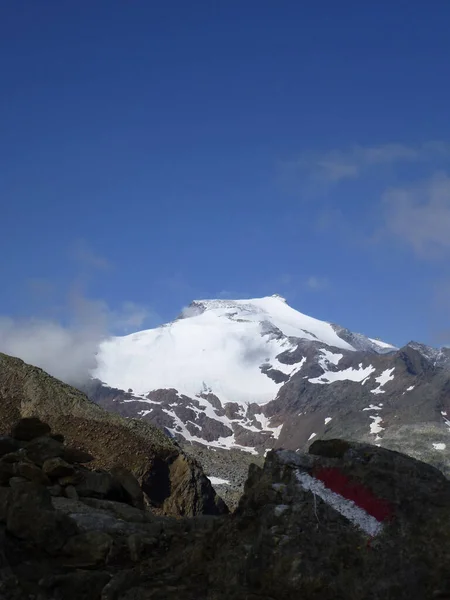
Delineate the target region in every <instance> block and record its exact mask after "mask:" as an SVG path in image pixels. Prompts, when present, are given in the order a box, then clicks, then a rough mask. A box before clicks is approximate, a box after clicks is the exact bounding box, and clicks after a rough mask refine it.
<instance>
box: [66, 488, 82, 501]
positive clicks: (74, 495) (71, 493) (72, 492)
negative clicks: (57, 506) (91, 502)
mask: <svg viewBox="0 0 450 600" xmlns="http://www.w3.org/2000/svg"><path fill="white" fill-rule="evenodd" d="M64 493H65V495H66V498H70V500H78V498H79V496H78V492H77V490H76V489H75V488H74V486H73V485H68V486H67V487H66V488H65V489H64Z"/></svg>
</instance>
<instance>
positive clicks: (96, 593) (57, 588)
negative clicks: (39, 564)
mask: <svg viewBox="0 0 450 600" xmlns="http://www.w3.org/2000/svg"><path fill="white" fill-rule="evenodd" d="M110 579H111V575H110V574H109V573H107V572H106V571H88V570H85V569H77V570H76V571H75V572H73V573H65V574H61V575H51V576H49V577H45V578H43V579H41V581H40V582H39V585H40V586H41V588H42V589H43V590H46V591H48V592H50V593H51V594H52V597H53V598H54V599H55V600H100V598H101V593H102V590H103V588H104V587H105V585H106V584H107V583H108V582H109V581H110Z"/></svg>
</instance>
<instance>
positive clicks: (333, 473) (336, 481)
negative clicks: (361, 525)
mask: <svg viewBox="0 0 450 600" xmlns="http://www.w3.org/2000/svg"><path fill="white" fill-rule="evenodd" d="M314 477H316V478H317V479H319V480H320V481H322V483H323V484H324V485H326V486H327V488H329V489H330V490H332V491H333V492H336V493H337V494H340V495H341V496H342V497H343V498H346V499H347V500H351V501H352V502H354V503H355V504H356V505H357V506H359V507H360V508H362V509H363V510H365V511H366V512H367V513H369V515H372V517H375V519H377V520H378V521H388V520H390V519H392V517H393V516H394V510H393V508H392V506H391V504H390V503H389V502H388V501H387V500H384V499H382V498H377V497H376V496H375V495H374V494H373V492H372V491H371V490H370V489H369V488H367V487H365V486H364V485H362V484H361V483H357V482H354V481H353V482H352V481H351V480H350V478H349V477H348V476H347V475H345V474H344V473H342V471H340V470H339V469H336V468H322V469H319V470H317V472H315V473H314Z"/></svg>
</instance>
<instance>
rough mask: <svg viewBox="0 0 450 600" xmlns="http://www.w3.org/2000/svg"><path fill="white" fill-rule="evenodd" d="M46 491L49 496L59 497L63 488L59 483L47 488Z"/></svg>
mask: <svg viewBox="0 0 450 600" xmlns="http://www.w3.org/2000/svg"><path fill="white" fill-rule="evenodd" d="M47 489H48V491H49V493H50V495H51V496H61V494H62V493H63V487H62V486H61V485H59V483H55V484H53V485H50V486H47Z"/></svg>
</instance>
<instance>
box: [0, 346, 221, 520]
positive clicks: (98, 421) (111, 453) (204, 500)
mask: <svg viewBox="0 0 450 600" xmlns="http://www.w3.org/2000/svg"><path fill="white" fill-rule="evenodd" d="M22 418H26V420H21V419H22ZM13 428H14V429H13ZM50 431H53V432H55V434H56V435H52V436H51V435H49V432H50ZM10 432H11V434H12V435H11V437H9V438H8V440H9V441H2V439H1V438H0V455H2V454H6V453H9V452H13V451H14V450H15V449H16V448H17V447H19V446H20V444H22V443H30V442H32V444H31V445H30V446H29V448H28V454H29V457H30V459H31V460H32V461H33V462H34V463H35V464H37V465H38V466H39V467H42V466H43V465H44V463H45V462H46V461H48V460H51V459H55V458H61V459H63V460H64V461H66V462H67V463H87V462H89V461H92V467H93V468H94V469H103V470H105V469H106V470H110V469H112V468H113V467H115V468H124V469H126V470H127V471H130V472H131V473H133V475H134V476H136V477H137V479H138V481H139V483H140V484H141V485H142V489H143V490H144V493H145V494H146V495H147V499H148V501H149V502H150V503H151V505H152V506H153V507H154V508H155V509H157V510H159V511H160V512H161V513H162V514H167V515H177V516H180V515H185V516H194V515H198V514H222V513H225V512H227V508H226V506H225V504H224V503H223V501H222V500H221V499H220V498H219V497H218V496H217V494H216V493H215V491H214V489H213V488H212V486H211V484H210V482H209V480H208V479H207V478H206V477H205V475H204V473H203V470H202V468H201V466H200V465H199V463H198V462H197V461H196V460H195V459H194V458H192V457H188V456H186V455H185V454H184V453H183V452H182V450H181V449H180V447H179V446H178V445H176V444H175V443H174V442H173V441H172V440H170V439H169V438H168V437H167V436H165V435H164V434H163V433H162V432H161V431H159V430H158V429H157V428H156V427H154V426H152V425H150V424H148V423H144V422H142V421H138V420H134V419H125V418H123V417H120V416H118V415H116V414H111V413H108V412H107V411H106V410H104V409H102V408H100V407H99V406H97V405H96V404H94V403H93V402H91V401H89V400H88V399H87V398H86V396H85V395H84V394H82V393H81V392H79V391H78V390H76V389H75V388H72V387H70V386H68V385H65V384H63V383H62V382H60V381H58V380H57V379H55V378H53V377H51V376H50V375H48V374H47V373H45V372H44V371H42V370H41V369H38V368H36V367H32V366H30V365H27V364H26V363H24V362H23V361H21V360H19V359H16V358H12V357H10V356H7V355H5V354H1V353H0V435H1V434H9V433H10ZM63 439H65V440H66V442H67V447H65V449H64V451H63V452H62V453H61V443H62V441H61V440H63ZM8 444H9V446H8ZM94 457H95V459H94ZM1 478H2V474H1V472H0V481H1ZM75 487H76V486H75ZM156 488H157V490H158V491H157V492H155V489H156ZM123 489H124V490H125V494H128V495H129V494H130V490H129V489H128V490H126V486H125V487H124V488H123ZM134 493H135V492H131V494H132V495H133V494H134ZM136 501H137V502H139V500H136Z"/></svg>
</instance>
